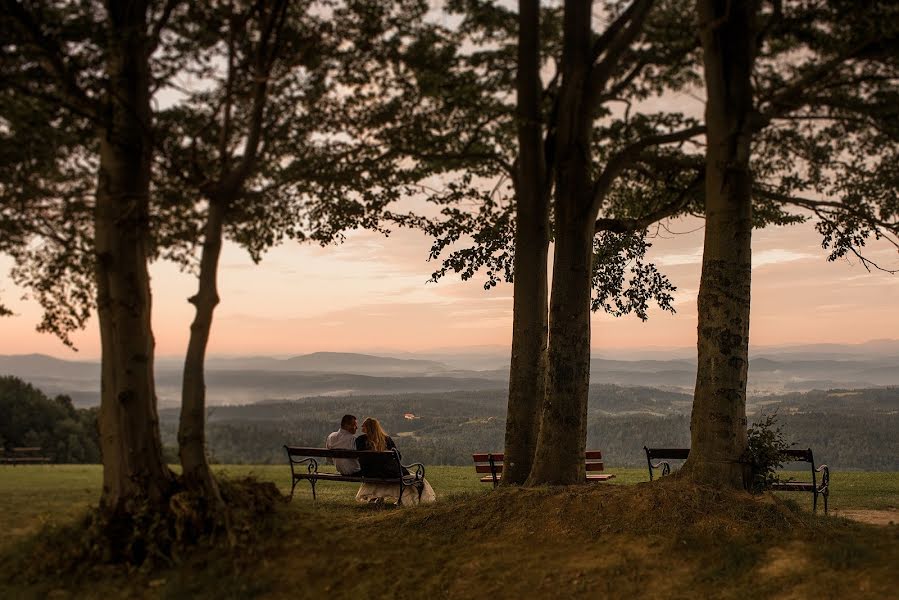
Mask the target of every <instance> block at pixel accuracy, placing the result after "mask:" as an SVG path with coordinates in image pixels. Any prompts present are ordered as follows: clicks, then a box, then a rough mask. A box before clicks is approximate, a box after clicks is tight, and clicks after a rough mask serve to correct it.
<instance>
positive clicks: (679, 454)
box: [643, 446, 830, 515]
mask: <svg viewBox="0 0 899 600" xmlns="http://www.w3.org/2000/svg"><path fill="white" fill-rule="evenodd" d="M643 450H645V451H646V464H647V465H648V466H649V480H650V481H652V479H653V472H654V471H655V470H656V469H661V471H662V476H663V477H664V476H665V475H668V474H669V473H671V463H669V462H668V461H669V460H686V459H687V457H688V456H689V455H690V449H689V448H647V447H646V446H643ZM783 456H784V461H798V462H807V463H809V464H810V465H811V475H812V480H811V481H778V482H776V483H774V484H773V485H772V486H771V490H772V491H775V492H809V493H811V494H812V498H813V499H812V512H815V511H817V510H818V496H822V497H823V498H824V514H825V515H826V514H827V499H828V498H829V497H830V469H829V468H828V466H827V465H820V466H818V467H816V466H815V457H814V454H812V449H811V448H806V449H805V450H784V453H783ZM653 461H657V462H655V463H653ZM818 473H821V483H818Z"/></svg>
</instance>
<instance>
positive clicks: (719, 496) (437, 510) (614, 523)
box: [394, 478, 811, 537]
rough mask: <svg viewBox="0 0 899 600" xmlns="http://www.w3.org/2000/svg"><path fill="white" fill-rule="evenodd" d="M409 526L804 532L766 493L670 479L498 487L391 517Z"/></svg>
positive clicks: (795, 515)
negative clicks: (630, 483)
mask: <svg viewBox="0 0 899 600" xmlns="http://www.w3.org/2000/svg"><path fill="white" fill-rule="evenodd" d="M394 516H395V517H396V518H399V519H403V520H405V521H407V522H408V525H409V526H415V525H416V524H421V525H424V524H427V525H428V526H429V527H433V526H435V525H436V526H438V527H441V528H445V529H447V530H455V531H458V532H465V531H468V532H476V535H483V534H485V533H486V534H494V535H502V536H512V537H519V536H527V537H530V536H533V535H535V534H545V535H550V536H566V535H573V534H577V535H584V534H587V535H590V534H594V535H595V534H600V533H628V534H663V535H670V534H672V533H678V532H685V531H687V530H689V531H691V532H693V533H697V534H698V533H703V532H708V533H712V532H714V533H715V535H722V534H725V535H726V534H728V533H730V534H734V535H741V534H745V533H748V532H756V531H760V530H772V531H774V530H776V531H779V532H781V533H782V532H784V531H787V530H792V529H794V528H797V527H809V526H810V523H811V522H810V520H809V516H808V515H804V514H803V513H801V512H800V511H799V510H798V509H797V508H795V505H793V504H792V503H787V502H784V501H782V500H779V499H777V498H775V497H773V496H771V495H764V496H750V495H749V494H745V493H738V492H724V491H720V490H714V489H710V488H703V487H699V486H696V485H694V484H692V483H690V482H686V481H679V480H676V479H674V478H672V479H669V480H664V481H660V482H655V483H645V484H638V485H633V486H615V485H602V484H600V485H591V486H572V487H564V488H558V487H544V488H508V489H507V488H499V489H497V490H496V491H495V492H493V493H491V494H488V495H486V496H478V497H476V498H464V499H462V498H456V499H454V500H453V501H452V502H448V503H446V504H445V505H442V506H437V507H434V508H433V509H430V510H428V511H426V512H425V511H416V510H411V511H403V514H397V515H394Z"/></svg>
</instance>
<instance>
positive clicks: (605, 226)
mask: <svg viewBox="0 0 899 600" xmlns="http://www.w3.org/2000/svg"><path fill="white" fill-rule="evenodd" d="M704 178H705V168H703V169H701V170H700V171H699V172H698V173H697V174H696V177H695V178H694V179H693V181H691V182H690V184H689V185H688V186H686V187H685V188H683V189H682V190H681V191H680V193H679V194H678V195H677V198H675V199H674V200H672V201H671V202H669V203H667V204H664V205H662V206H660V207H659V208H657V209H656V210H654V211H652V212H649V213H647V214H645V215H643V216H642V217H636V218H622V219H613V218H601V219H597V220H596V223H595V224H594V226H593V232H594V233H600V232H602V231H609V232H612V233H631V232H634V231H640V230H642V229H646V228H647V227H649V226H650V225H652V224H653V223H656V222H657V221H661V220H662V219H667V218H669V217H673V216H675V215H677V214H678V213H680V212H681V211H683V210H684V209H685V208H686V207H687V206H689V204H690V194H692V193H693V192H694V191H696V190H697V189H698V188H699V187H700V186H701V184H702V182H703V180H704Z"/></svg>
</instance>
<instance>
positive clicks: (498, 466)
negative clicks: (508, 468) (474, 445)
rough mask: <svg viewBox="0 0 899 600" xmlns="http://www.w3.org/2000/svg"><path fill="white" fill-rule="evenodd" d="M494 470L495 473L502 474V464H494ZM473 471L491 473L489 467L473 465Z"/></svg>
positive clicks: (491, 470)
mask: <svg viewBox="0 0 899 600" xmlns="http://www.w3.org/2000/svg"><path fill="white" fill-rule="evenodd" d="M495 469H496V472H497V473H502V472H503V463H496V465H495ZM474 471H475V473H492V472H493V469H491V468H490V465H475V466H474Z"/></svg>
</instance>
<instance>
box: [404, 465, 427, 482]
mask: <svg viewBox="0 0 899 600" xmlns="http://www.w3.org/2000/svg"><path fill="white" fill-rule="evenodd" d="M402 467H403V468H406V469H409V472H410V474H411V475H412V476H413V477H414V478H415V480H416V481H420V480H422V479H424V478H425V466H424V465H423V464H421V463H412V464H409V465H402ZM412 467H415V471H414V472H413V471H412Z"/></svg>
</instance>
